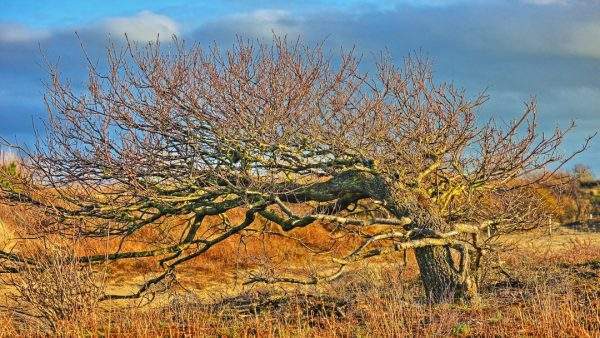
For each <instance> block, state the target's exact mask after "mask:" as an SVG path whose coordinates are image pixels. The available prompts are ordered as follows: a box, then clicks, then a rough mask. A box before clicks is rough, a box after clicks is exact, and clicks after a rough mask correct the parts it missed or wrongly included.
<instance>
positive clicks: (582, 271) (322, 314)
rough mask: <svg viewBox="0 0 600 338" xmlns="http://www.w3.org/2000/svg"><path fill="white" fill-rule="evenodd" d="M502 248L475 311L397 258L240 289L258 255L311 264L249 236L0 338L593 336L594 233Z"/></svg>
mask: <svg viewBox="0 0 600 338" xmlns="http://www.w3.org/2000/svg"><path fill="white" fill-rule="evenodd" d="M16 214H17V213H14V212H11V210H10V208H8V207H0V219H5V220H6V219H8V220H9V221H5V224H4V225H3V228H4V229H3V231H4V234H3V236H4V237H5V239H7V238H10V237H11V223H12V222H11V221H10V220H11V219H12V220H15V217H14V215H16ZM231 217H236V215H235V214H234V215H231ZM295 235H296V236H300V237H302V238H303V239H305V240H308V241H309V242H311V243H313V244H314V245H320V243H321V244H323V243H325V242H326V241H327V238H328V237H327V235H326V231H324V230H323V229H322V228H321V227H320V226H319V225H313V226H310V227H308V228H305V229H300V230H299V231H296V232H295ZM0 236H2V234H0ZM0 240H2V239H1V238H0ZM503 242H504V243H507V244H508V243H510V244H511V245H510V246H507V247H510V250H508V249H507V250H504V251H503V252H501V253H500V258H501V259H502V261H503V262H504V267H505V270H506V271H507V272H509V275H510V278H509V277H507V276H506V275H504V274H502V273H499V272H498V271H497V270H490V271H488V272H486V274H485V276H484V283H483V285H482V287H481V295H482V302H481V303H480V304H477V305H456V304H445V305H428V304H427V303H425V302H424V301H423V299H422V298H421V297H422V290H421V285H420V282H419V279H418V270H417V268H416V264H415V262H414V258H413V257H412V254H410V253H409V255H408V260H407V264H406V266H404V265H403V259H402V257H400V256H401V255H397V256H394V255H390V256H386V257H380V258H377V259H372V260H370V261H366V262H364V263H363V264H361V265H360V266H357V267H356V268H355V269H354V270H353V273H351V274H348V275H346V276H344V277H343V278H341V279H339V280H336V281H335V282H333V283H332V284H327V285H319V286H294V287H292V286H287V285H276V286H272V285H270V286H265V285H252V286H243V285H242V281H243V276H244V275H245V274H247V273H248V272H249V271H253V270H255V269H258V268H259V267H260V266H261V263H263V262H264V261H265V260H268V261H269V262H270V265H269V266H270V267H271V268H273V269H274V270H276V271H285V272H290V271H295V272H300V271H310V269H311V268H314V267H316V266H319V264H321V263H322V258H319V257H318V256H310V255H306V254H304V251H303V250H301V248H300V247H299V246H298V245H296V244H294V242H293V241H290V240H289V239H285V238H281V237H253V238H250V239H247V241H246V242H245V243H243V244H242V243H241V242H240V239H239V238H234V239H230V240H228V241H227V242H225V243H222V244H221V245H219V246H216V247H214V248H212V249H211V250H210V251H208V252H207V254H206V255H205V256H202V257H199V258H198V259H197V260H195V261H192V262H190V263H189V264H187V265H185V266H182V267H181V269H180V270H178V273H177V282H176V283H173V285H172V286H171V288H170V289H169V290H167V291H164V292H157V293H156V297H155V298H154V300H153V301H152V302H150V303H148V302H147V301H119V302H113V303H101V304H99V305H98V306H95V307H94V308H93V309H88V310H86V311H81V312H78V313H74V314H73V315H72V316H70V317H69V318H66V319H64V320H60V321H58V322H57V323H56V327H55V328H53V329H52V330H55V331H52V330H51V331H48V330H49V329H48V328H47V327H44V325H42V324H40V323H39V321H36V320H32V319H31V318H24V317H23V316H19V315H18V314H15V313H14V312H13V313H11V312H10V311H3V312H1V315H0V336H30V335H38V334H42V333H44V332H57V333H59V334H60V335H63V336H112V337H126V336H127V337H129V336H139V337H143V336H227V337H245V336H267V337H268V336H281V337H290V336H295V337H303V336H320V337H330V336H342V337H379V336H399V337H401V336H525V337H529V336H535V337H537V336H543V337H600V233H596V232H585V231H578V230H573V229H568V228H566V227H557V228H554V229H552V230H551V231H550V230H549V229H538V230H536V231H535V232H532V233H527V234H524V235H512V236H510V237H507V238H503ZM103 245H104V246H106V245H111V244H110V243H102V242H96V243H91V244H90V243H88V244H87V246H81V247H79V248H78V250H79V251H82V252H83V251H87V252H95V251H96V250H97V249H98V248H100V247H101V246H103ZM132 245H135V244H132ZM343 245H344V244H343V243H342V244H341V246H343ZM157 271H159V270H158V269H157V267H156V264H155V263H153V262H151V261H149V260H144V259H140V260H131V261H127V262H119V263H117V264H115V265H112V266H111V267H110V268H107V269H106V270H104V271H103V272H102V276H104V277H105V279H104V281H103V283H104V284H105V285H106V286H108V288H109V289H111V290H112V291H120V292H127V291H129V290H133V288H134V286H135V285H136V283H141V282H143V281H144V280H145V279H147V278H150V277H151V276H153V275H154V274H153V273H155V272H157ZM59 279H60V278H59ZM158 291H161V290H158ZM9 292H10V290H8V289H6V288H5V290H3V291H2V294H3V295H5V294H7V293H9ZM3 301H5V302H6V299H4V300H3ZM44 330H45V331H44Z"/></svg>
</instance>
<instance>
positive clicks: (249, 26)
mask: <svg viewBox="0 0 600 338" xmlns="http://www.w3.org/2000/svg"><path fill="white" fill-rule="evenodd" d="M227 19H228V20H227V21H229V22H232V23H234V24H235V25H236V26H238V27H243V30H242V31H241V32H243V33H245V34H252V35H256V36H261V37H271V35H272V34H273V32H275V33H276V34H297V33H299V30H298V27H297V23H296V21H297V18H296V17H292V15H291V13H290V12H288V11H284V10H277V9H262V10H256V11H252V12H249V13H240V14H234V15H231V16H229V17H228V18H227Z"/></svg>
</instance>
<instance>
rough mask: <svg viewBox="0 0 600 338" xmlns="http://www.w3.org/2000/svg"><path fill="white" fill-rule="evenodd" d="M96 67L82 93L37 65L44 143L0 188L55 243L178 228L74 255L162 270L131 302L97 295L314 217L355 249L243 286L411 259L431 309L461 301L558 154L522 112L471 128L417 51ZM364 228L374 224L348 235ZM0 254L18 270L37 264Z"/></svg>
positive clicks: (140, 54) (176, 55) (166, 51)
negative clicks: (365, 57)
mask: <svg viewBox="0 0 600 338" xmlns="http://www.w3.org/2000/svg"><path fill="white" fill-rule="evenodd" d="M107 63H108V68H107V71H106V72H101V71H100V70H99V69H98V68H97V67H96V66H95V64H94V63H92V62H90V63H89V80H88V83H87V87H86V89H87V90H86V91H85V92H79V91H77V90H75V89H73V88H72V87H71V86H70V84H69V83H68V82H65V81H63V80H62V79H61V78H60V76H59V73H58V71H57V70H55V69H51V85H50V88H49V91H48V94H47V96H46V102H47V103H48V108H49V111H50V118H49V122H48V125H47V129H46V134H45V135H46V136H45V139H40V140H39V141H40V142H39V144H38V146H37V148H36V149H35V150H34V151H26V150H25V152H26V153H27V154H28V157H29V160H28V161H27V162H26V164H25V165H26V171H27V173H30V175H28V176H27V178H22V179H21V180H20V181H19V182H18V184H16V185H11V186H8V187H6V186H3V191H4V193H3V195H2V196H3V197H4V200H5V201H7V202H9V203H17V204H25V205H29V206H33V207H37V208H39V209H40V210H43V213H44V215H45V217H46V219H45V221H44V227H43V229H42V230H43V231H44V232H45V233H51V234H54V235H56V234H62V235H76V236H77V237H78V238H82V237H83V238H86V237H87V238H98V237H110V238H120V239H121V240H122V242H127V240H129V239H131V238H132V237H133V236H135V234H138V233H140V232H142V231H143V230H144V229H148V228H150V229H160V227H161V226H162V225H164V224H166V221H167V220H169V219H173V218H177V219H179V220H185V225H184V226H182V227H180V228H170V229H169V231H170V232H171V233H172V232H173V231H179V233H178V234H177V235H176V236H167V237H166V238H165V237H164V236H163V237H162V238H160V240H159V239H156V240H155V241H153V242H152V243H149V244H148V247H147V248H146V249H144V250H133V251H126V250H121V249H119V250H117V251H116V252H106V253H104V254H99V255H93V256H86V257H78V258H77V260H79V261H80V262H86V263H89V262H92V263H98V262H110V261H117V260H126V259H131V258H137V257H156V259H157V263H158V264H160V266H161V267H162V268H163V273H161V274H159V275H157V276H156V277H155V278H153V279H151V280H149V281H148V282H146V283H145V284H143V285H142V286H141V287H140V289H139V291H137V292H134V293H132V294H123V295H109V294H107V295H104V296H103V299H115V298H134V297H139V296H140V295H142V294H143V292H144V291H145V290H147V289H148V288H149V287H150V286H152V285H153V284H155V283H157V282H159V281H161V280H162V279H163V278H166V277H167V276H169V275H172V274H174V273H176V269H177V267H178V266H180V265H181V264H184V263H185V262H187V261H190V260H192V259H194V258H196V257H199V256H200V255H203V254H204V253H206V252H207V251H208V250H209V249H210V248H211V247H214V246H217V245H219V243H221V242H223V241H224V240H226V239H228V238H230V237H232V236H234V235H237V234H244V233H248V232H250V231H251V230H254V231H256V230H257V222H256V221H257V220H261V221H262V223H263V224H264V223H265V222H266V223H267V224H270V225H271V226H272V225H276V226H277V227H279V231H280V232H283V233H287V232H293V231H294V229H297V228H301V227H306V226H308V225H310V224H312V223H317V222H320V223H324V224H329V225H331V227H329V229H335V231H336V233H340V232H342V233H346V234H348V235H349V236H353V237H354V238H355V239H357V240H358V241H359V244H358V245H357V246H356V247H355V248H353V249H352V250H350V251H348V252H346V253H344V254H342V255H338V256H336V257H332V261H331V264H329V265H327V266H323V271H324V272H323V273H322V274H318V275H313V276H311V277H310V278H308V279H306V278H305V279H295V278H292V277H289V276H283V277H281V276H255V278H253V279H252V280H251V281H249V282H268V283H276V282H301V283H308V284H314V283H320V282H323V281H329V280H332V279H334V278H336V277H337V276H339V275H341V274H342V273H344V272H345V271H348V270H349V268H350V267H351V266H352V264H354V263H355V262H358V261H361V260H364V259H368V258H370V257H373V256H377V255H383V254H389V253H393V252H395V251H404V250H407V249H414V250H415V255H416V258H417V263H418V266H419V269H420V273H421V279H422V282H423V285H424V288H425V291H426V296H427V297H428V298H429V299H431V300H432V301H434V302H440V301H445V300H448V299H456V300H458V299H461V300H470V299H473V298H476V297H477V284H478V279H477V271H478V268H479V265H480V261H481V256H482V255H483V254H484V253H485V252H486V250H487V249H488V244H489V243H490V242H488V241H486V240H485V239H483V238H481V236H480V231H482V230H484V229H487V228H488V227H490V226H492V227H493V228H494V229H495V233H497V234H501V233H506V232H512V231H522V230H528V229H532V228H535V227H537V226H541V225H544V224H546V220H547V215H546V210H545V209H544V208H543V205H542V203H541V202H540V200H539V198H537V197H536V194H535V191H534V187H535V185H537V184H541V183H544V182H546V181H547V180H548V179H549V178H550V177H551V176H552V175H551V174H552V171H543V170H544V169H547V168H549V167H551V168H556V167H560V166H561V165H562V164H563V163H564V162H565V161H566V160H568V159H569V158H570V157H567V158H565V157H563V156H561V155H560V153H559V151H558V147H559V146H560V144H561V142H562V140H563V137H564V135H565V131H564V130H560V129H556V130H555V132H554V133H552V134H549V135H544V134H539V133H538V131H537V123H536V105H535V102H534V101H530V102H527V103H526V104H525V109H524V112H523V113H522V114H521V115H520V116H519V117H518V118H516V119H515V120H513V121H510V122H507V123H498V122H495V121H494V120H490V121H488V122H485V123H478V122H477V117H478V113H479V109H480V107H481V105H482V104H483V103H484V102H485V101H486V96H485V95H483V94H481V95H478V96H475V97H472V98H471V97H469V96H467V95H466V94H465V92H464V91H463V90H461V89H458V88H456V87H454V86H453V85H451V84H447V83H440V82H436V81H434V79H433V72H432V70H431V65H430V63H429V61H428V60H426V59H423V58H420V57H409V58H406V59H405V60H404V63H403V65H402V66H401V67H398V66H396V65H395V64H393V63H392V62H391V61H390V59H389V58H387V57H382V58H381V59H380V60H379V62H378V63H377V64H376V69H375V71H374V72H373V73H363V72H361V71H360V70H359V62H358V60H357V58H356V57H355V56H354V55H353V53H352V52H348V53H343V54H342V55H341V56H340V58H339V59H337V60H336V61H335V62H332V58H331V57H330V56H329V55H324V53H323V51H322V48H321V46H319V45H317V46H308V45H305V44H303V43H301V42H300V41H297V42H295V43H289V42H287V41H286V40H285V39H282V38H278V37H275V38H274V41H273V43H272V44H269V45H263V44H254V43H247V42H244V41H238V42H237V43H236V44H235V45H234V47H232V48H231V49H229V50H225V51H222V50H219V49H217V48H216V47H215V48H211V49H209V50H204V49H203V48H202V47H200V46H194V47H192V48H187V47H185V46H184V45H183V44H182V43H180V42H179V41H174V43H173V45H172V46H171V47H169V48H163V47H161V46H160V45H159V44H158V43H152V44H148V45H145V46H143V47H137V46H132V45H128V46H127V47H125V48H124V49H119V48H115V47H110V48H108V51H107ZM539 173H541V174H539ZM17 185H18V191H16V190H15V189H16V187H17ZM13 188H15V189H13ZM41 190H43V191H44V194H39V192H40V191H41ZM44 196H46V197H44ZM299 206H302V207H301V208H300V207H299ZM232 209H241V210H244V216H243V217H242V219H241V220H240V222H239V223H231V222H230V221H229V219H228V218H227V217H222V222H221V223H219V224H217V225H211V226H208V225H206V222H203V221H204V220H205V219H206V218H207V217H209V216H211V215H224V214H225V213H226V212H227V211H229V210H232ZM369 225H386V226H387V227H386V228H385V230H384V231H381V232H377V233H367V232H365V231H363V229H364V227H366V226H369ZM206 227H208V228H206ZM199 229H202V230H201V231H200V230H199ZM163 233H164V232H163ZM119 248H122V246H119ZM0 257H2V258H3V259H4V261H5V262H6V264H10V265H11V266H12V267H14V268H15V269H16V270H18V269H20V268H19V267H20V266H23V265H27V264H35V262H32V261H29V260H24V259H22V258H21V257H20V256H18V255H13V254H9V253H1V254H0ZM327 271H335V272H334V273H326V272H327Z"/></svg>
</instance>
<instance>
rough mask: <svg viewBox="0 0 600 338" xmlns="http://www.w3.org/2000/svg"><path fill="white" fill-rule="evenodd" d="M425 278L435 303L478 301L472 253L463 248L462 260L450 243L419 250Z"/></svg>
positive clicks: (432, 300)
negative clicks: (453, 252)
mask: <svg viewBox="0 0 600 338" xmlns="http://www.w3.org/2000/svg"><path fill="white" fill-rule="evenodd" d="M415 256H416V258H417V264H418V265H419V270H420V273H421V282H422V283H423V287H424V288H425V294H426V296H427V298H428V300H429V301H430V302H432V303H441V302H448V301H459V302H468V303H471V302H477V301H478V299H479V297H478V294H477V283H476V281H475V278H474V276H473V274H472V271H471V264H470V262H469V253H468V251H467V250H462V251H461V255H460V256H461V258H460V259H459V262H458V264H456V263H455V262H454V259H453V258H452V254H451V249H450V247H448V246H428V247H423V248H418V249H416V250H415Z"/></svg>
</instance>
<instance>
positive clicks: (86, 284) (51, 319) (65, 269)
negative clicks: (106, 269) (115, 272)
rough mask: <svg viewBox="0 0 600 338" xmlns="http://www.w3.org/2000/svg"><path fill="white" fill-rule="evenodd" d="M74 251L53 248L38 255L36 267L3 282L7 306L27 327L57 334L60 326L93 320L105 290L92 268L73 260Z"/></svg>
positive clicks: (36, 255) (36, 256)
mask: <svg viewBox="0 0 600 338" xmlns="http://www.w3.org/2000/svg"><path fill="white" fill-rule="evenodd" d="M73 257H74V255H73V251H72V250H70V249H68V248H63V247H51V248H48V249H45V250H40V251H38V252H37V253H36V254H35V258H36V265H29V266H27V267H25V268H24V269H23V270H22V272H21V273H19V274H14V275H12V276H10V277H6V278H4V279H3V282H4V284H5V287H7V289H8V292H7V294H6V298H7V299H6V304H7V305H5V306H4V308H5V309H7V310H8V311H9V312H11V313H12V315H13V316H14V318H16V319H17V320H18V321H19V322H21V323H22V324H24V325H33V326H34V327H36V328H38V329H40V330H44V331H48V330H50V331H56V330H57V327H58V325H59V323H60V322H62V321H67V320H73V319H77V320H79V321H81V322H82V323H83V322H84V321H86V320H87V319H89V318H91V317H92V316H91V314H92V313H94V311H95V310H96V308H97V306H98V302H99V299H100V297H101V295H102V288H101V287H100V284H101V283H100V282H99V278H98V274H97V273H96V272H94V271H93V270H92V268H91V266H89V265H81V264H79V263H77V262H75V261H74V260H73Z"/></svg>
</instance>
